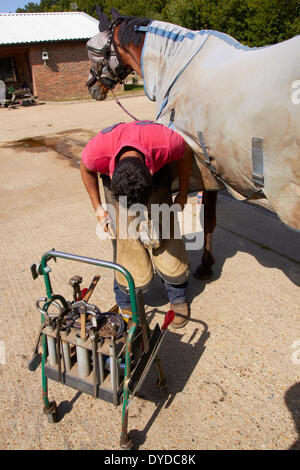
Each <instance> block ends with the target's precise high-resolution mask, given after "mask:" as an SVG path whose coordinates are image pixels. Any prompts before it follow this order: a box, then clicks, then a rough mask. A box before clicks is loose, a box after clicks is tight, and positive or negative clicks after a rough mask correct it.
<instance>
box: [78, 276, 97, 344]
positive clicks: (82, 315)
mask: <svg viewBox="0 0 300 470" xmlns="http://www.w3.org/2000/svg"><path fill="white" fill-rule="evenodd" d="M99 279H100V276H99V275H96V276H94V277H93V280H92V282H91V285H90V287H89V288H88V291H87V293H86V294H85V296H84V297H83V299H82V301H83V302H86V303H87V302H88V301H89V299H90V297H91V295H92V293H93V292H94V290H95V287H96V285H97V284H98V281H99ZM79 311H80V323H81V334H80V336H81V338H85V337H86V334H85V315H86V308H85V306H84V304H83V305H82V307H80V310H79Z"/></svg>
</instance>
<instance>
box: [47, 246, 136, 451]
mask: <svg viewBox="0 0 300 470" xmlns="http://www.w3.org/2000/svg"><path fill="white" fill-rule="evenodd" d="M52 258H54V259H56V258H61V259H66V260H71V261H78V262H81V263H87V264H92V265H95V266H98V267H101V268H109V269H114V270H116V271H119V272H120V273H121V274H123V275H124V277H125V279H126V281H127V284H128V288H129V296H130V302H131V310H132V321H133V324H132V326H131V327H130V328H129V331H128V333H127V339H126V353H125V374H124V390H123V407H122V432H121V444H122V443H123V444H124V445H125V446H126V444H127V443H129V442H130V440H129V438H128V434H127V422H128V404H129V394H130V392H129V389H128V383H129V379H130V375H131V359H130V355H131V352H132V343H133V339H134V336H135V333H136V330H137V327H138V326H139V325H140V319H139V313H138V303H137V297H136V288H135V283H134V280H133V277H132V276H131V274H130V272H129V271H127V269H125V268H124V267H123V266H121V265H119V264H117V263H112V262H110V261H103V260H97V259H94V258H87V257H84V256H79V255H74V254H70V253H64V252H60V251H55V250H51V251H48V252H47V253H45V254H44V255H43V257H42V259H41V271H42V275H43V277H44V282H45V287H46V292H47V299H48V300H47V301H46V303H45V305H44V307H43V310H44V311H45V313H47V310H48V308H49V307H50V305H51V303H52V302H53V301H54V300H59V301H61V303H62V305H63V306H64V307H66V306H67V305H68V304H67V302H66V300H65V299H64V297H63V296H60V295H55V294H53V290H52V286H51V281H50V275H49V273H50V272H51V268H50V267H49V266H48V265H47V263H48V261H50V260H51V259H52ZM41 321H42V323H43V322H44V318H43V316H42V319H41ZM42 347H43V353H42V389H43V401H44V404H45V407H46V408H49V407H50V403H49V400H48V380H47V377H46V376H45V370H44V368H45V364H46V360H47V345H46V334H44V333H43V336H42Z"/></svg>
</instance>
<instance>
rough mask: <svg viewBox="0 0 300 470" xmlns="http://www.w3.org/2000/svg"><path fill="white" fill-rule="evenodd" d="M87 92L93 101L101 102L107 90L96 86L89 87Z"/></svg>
mask: <svg viewBox="0 0 300 470" xmlns="http://www.w3.org/2000/svg"><path fill="white" fill-rule="evenodd" d="M89 92H90V95H91V97H92V98H93V99H94V100H97V101H103V100H105V98H106V96H107V93H108V90H107V89H105V88H103V87H101V86H99V85H98V84H97V85H94V86H91V87H89Z"/></svg>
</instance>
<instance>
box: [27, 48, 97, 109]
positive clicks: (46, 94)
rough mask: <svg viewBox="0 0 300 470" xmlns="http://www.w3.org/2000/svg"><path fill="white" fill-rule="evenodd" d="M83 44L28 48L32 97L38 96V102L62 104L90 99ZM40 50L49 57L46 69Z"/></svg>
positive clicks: (87, 63)
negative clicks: (87, 97)
mask: <svg viewBox="0 0 300 470" xmlns="http://www.w3.org/2000/svg"><path fill="white" fill-rule="evenodd" d="M86 42H87V41H68V42H63V43H45V44H42V45H35V46H31V47H30V49H29V61H30V64H31V69H32V80H33V88H34V94H36V95H39V99H42V100H61V99H67V98H80V97H85V96H88V95H89V93H88V89H87V87H86V86H85V83H86V81H87V79H88V74H89V70H90V64H89V60H88V55H87V50H86V47H85V45H86ZM43 50H45V51H47V52H48V55H49V60H47V65H44V62H43V60H42V52H43Z"/></svg>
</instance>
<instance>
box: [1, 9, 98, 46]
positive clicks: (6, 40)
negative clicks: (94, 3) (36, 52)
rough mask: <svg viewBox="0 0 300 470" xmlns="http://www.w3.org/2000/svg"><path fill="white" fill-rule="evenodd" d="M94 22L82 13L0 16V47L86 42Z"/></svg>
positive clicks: (8, 14) (6, 14)
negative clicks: (74, 41)
mask: <svg viewBox="0 0 300 470" xmlns="http://www.w3.org/2000/svg"><path fill="white" fill-rule="evenodd" d="M98 24H99V23H98V21H97V20H96V19H95V18H93V17H92V16H89V15H87V14H86V13H83V12H77V11H76V12H65V13H60V12H58V13H0V45H4V44H21V43H22V44H24V43H25V44H26V43H36V42H48V41H69V40H72V39H73V40H75V39H89V38H91V37H92V36H94V35H95V34H97V33H98V32H99V29H98Z"/></svg>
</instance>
